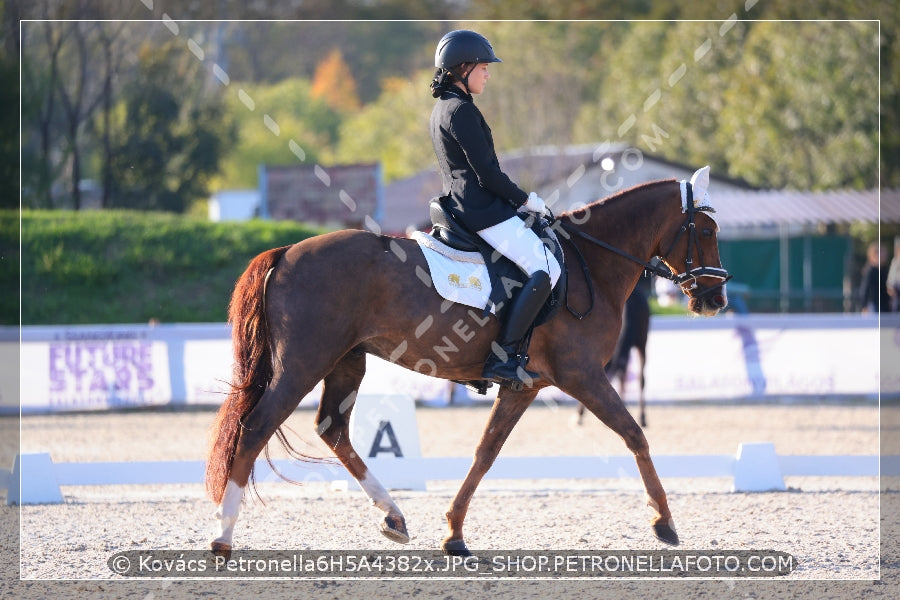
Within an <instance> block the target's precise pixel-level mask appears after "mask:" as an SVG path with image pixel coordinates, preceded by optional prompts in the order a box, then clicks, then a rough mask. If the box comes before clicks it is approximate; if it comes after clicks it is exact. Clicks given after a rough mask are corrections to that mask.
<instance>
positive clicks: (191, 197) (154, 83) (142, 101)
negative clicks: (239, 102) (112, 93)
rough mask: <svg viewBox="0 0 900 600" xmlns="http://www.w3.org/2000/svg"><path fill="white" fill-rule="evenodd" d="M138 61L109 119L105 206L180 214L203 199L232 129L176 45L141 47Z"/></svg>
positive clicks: (221, 107) (217, 100)
mask: <svg viewBox="0 0 900 600" xmlns="http://www.w3.org/2000/svg"><path fill="white" fill-rule="evenodd" d="M138 60H139V71H140V73H139V76H138V77H137V78H136V79H134V80H133V81H131V82H130V83H129V84H128V85H127V86H125V89H124V91H123V96H124V98H123V100H122V102H121V103H120V105H119V106H117V107H116V110H115V111H114V114H113V118H112V119H111V122H112V126H111V129H112V133H111V136H110V138H111V147H112V158H111V161H110V162H111V172H112V174H113V175H112V180H113V192H112V194H111V198H110V199H111V204H112V206H120V207H129V208H137V209H142V210H167V211H173V212H183V211H184V210H185V209H186V208H187V207H188V206H189V205H190V204H191V203H192V202H194V201H196V200H198V199H201V198H205V197H206V195H207V193H208V188H209V183H210V179H211V178H212V177H213V175H214V174H215V173H216V172H217V171H218V169H219V163H220V161H221V158H222V156H223V154H224V152H225V150H226V148H227V147H228V146H229V144H230V143H231V142H232V141H233V140H234V128H233V126H232V124H231V122H230V120H229V119H227V118H226V111H225V109H224V105H223V102H222V99H221V96H219V95H214V94H209V93H204V89H203V78H201V77H198V68H199V66H198V63H197V61H195V60H192V58H191V57H190V55H189V54H188V55H186V53H185V52H184V51H183V50H182V49H181V47H180V46H176V45H175V44H174V43H173V42H167V43H164V44H161V45H154V44H146V45H145V46H144V47H143V48H142V49H141V51H140V54H139V59H138Z"/></svg>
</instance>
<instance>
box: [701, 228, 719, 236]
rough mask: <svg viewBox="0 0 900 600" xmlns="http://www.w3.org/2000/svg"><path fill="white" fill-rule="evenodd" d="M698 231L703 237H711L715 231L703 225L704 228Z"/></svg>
mask: <svg viewBox="0 0 900 600" xmlns="http://www.w3.org/2000/svg"><path fill="white" fill-rule="evenodd" d="M700 233H702V234H703V237H705V238H711V237H712V236H713V234H714V233H715V231H713V230H712V229H710V228H709V227H704V228H703V229H702V230H701V231H700Z"/></svg>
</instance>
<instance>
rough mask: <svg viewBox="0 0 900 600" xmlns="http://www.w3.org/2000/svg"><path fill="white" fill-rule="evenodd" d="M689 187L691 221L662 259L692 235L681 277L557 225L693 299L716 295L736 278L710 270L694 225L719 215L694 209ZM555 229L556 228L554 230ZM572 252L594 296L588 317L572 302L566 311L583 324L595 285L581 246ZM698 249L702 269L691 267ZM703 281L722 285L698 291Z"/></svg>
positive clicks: (706, 209) (706, 208)
mask: <svg viewBox="0 0 900 600" xmlns="http://www.w3.org/2000/svg"><path fill="white" fill-rule="evenodd" d="M685 187H686V195H687V203H686V207H685V212H686V213H687V217H685V221H684V223H683V224H682V225H681V229H680V230H679V231H678V235H676V236H675V239H674V240H673V241H672V244H671V245H670V246H669V249H668V250H666V252H665V253H664V254H663V255H662V258H663V259H664V260H665V259H666V258H667V257H668V255H669V254H670V253H671V252H672V250H673V249H674V248H675V244H677V243H678V240H680V239H681V236H682V235H684V234H685V232H687V234H688V251H687V257H686V259H685V261H684V263H685V271H684V272H683V273H679V274H678V275H676V274H675V273H673V272H672V270H671V269H670V268H669V267H668V266H667V265H666V264H665V263H663V262H660V263H656V264H651V263H649V262H647V261H644V260H641V259H640V258H638V257H636V256H633V255H631V254H629V253H627V252H625V251H624V250H620V249H619V248H616V247H615V246H611V245H610V244H607V243H606V242H604V241H603V240H598V239H597V238H595V237H594V236H592V235H588V234H587V233H584V232H583V231H581V230H579V229H575V228H574V227H572V226H571V225H567V224H566V223H564V222H563V221H559V220H557V221H556V223H558V224H559V225H560V227H561V228H562V229H563V230H565V231H566V232H568V233H571V234H574V235H577V236H578V237H580V238H581V239H583V240H587V241H589V242H591V243H592V244H594V245H597V246H600V247H601V248H606V249H607V250H610V251H611V252H615V253H616V254H618V255H620V256H624V257H625V258H627V259H628V260H631V261H633V262H636V263H638V264H640V265H642V266H643V267H644V268H645V269H647V270H648V271H650V272H651V273H653V274H654V275H656V276H657V277H662V278H663V279H668V280H669V281H672V282H674V283H675V284H676V285H678V286H679V287H680V288H681V289H682V291H683V292H684V293H685V294H687V295H688V296H689V297H690V298H702V297H704V296H706V295H708V294H711V293H712V292H714V291H716V290H718V289H719V288H721V287H722V286H723V285H725V283H726V282H728V280H729V279H731V278H732V277H733V275H729V274H728V271H726V270H725V269H720V268H718V267H707V266H706V265H705V264H703V249H702V248H700V244H698V243H697V225H696V223H694V215H696V214H697V213H698V212H715V209H714V208H713V207H711V206H694V192H693V189H692V186H691V184H690V182H685ZM553 228H554V229H555V225H554V227H553ZM569 242H570V244H571V246H572V248H574V249H575V255H576V256H578V262H579V263H580V264H581V270H582V271H583V272H584V276H585V280H586V281H587V283H588V291H589V292H590V298H591V302H590V306H589V307H588V309H587V311H585V312H584V313H579V312H577V311H575V310H574V309H573V308H572V307H571V306H569V305H568V298H567V302H566V308H567V309H568V310H569V312H570V313H572V315H573V316H575V318H577V319H579V320H581V319H584V318H585V317H586V316H588V315H589V314H590V313H591V311H592V310H593V309H594V286H593V284H592V283H591V278H590V273H589V272H588V266H587V261H586V260H585V258H584V255H582V254H581V250H579V249H578V246H576V245H575V244H572V243H571V239H570V240H569ZM695 248H696V249H697V255H698V257H699V259H700V266H699V267H693V268H691V265H693V264H694V249H695ZM700 277H713V278H715V279H719V280H720V281H719V283H717V284H715V285H712V286H710V287H708V288H703V289H700V290H699V291H696V292H695V291H694V290H697V288H699V287H700V286H699V285H698V284H697V279H698V278H700Z"/></svg>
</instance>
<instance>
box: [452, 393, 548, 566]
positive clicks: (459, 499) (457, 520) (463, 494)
mask: <svg viewBox="0 0 900 600" xmlns="http://www.w3.org/2000/svg"><path fill="white" fill-rule="evenodd" d="M535 396H537V390H528V389H526V390H523V391H521V392H513V391H512V390H510V389H509V388H505V387H504V388H501V389H500V393H499V394H498V395H497V399H496V400H494V407H493V409H492V410H491V416H490V417H489V418H488V422H487V424H486V425H485V427H484V433H483V434H482V436H481V441H479V442H478V446H477V447H476V448H475V460H474V461H473V462H472V466H471V467H469V472H468V473H467V474H466V478H465V480H464V481H463V483H462V486H460V488H459V491H458V492H456V497H455V498H453V502H452V503H451V504H450V509H449V510H448V511H447V526H448V527H449V528H450V535H448V536H447V537H446V538H445V539H444V542H443V543H442V544H441V549H442V550H443V551H444V552H445V553H447V554H450V555H454V556H469V555H470V554H471V552H469V549H468V547H467V546H466V542H465V540H464V539H463V521H464V520H465V518H466V512H468V510H469V503H470V502H471V500H472V496H473V495H475V489H476V488H477V487H478V484H479V483H480V482H481V479H482V477H484V475H485V473H487V472H488V470H489V469H490V468H491V465H492V464H494V459H496V458H497V454H499V453H500V448H502V447H503V443H504V442H505V441H506V439H507V438H508V437H509V434H510V432H511V431H512V430H513V427H515V426H516V423H518V422H519V418H520V417H521V416H522V413H524V412H525V409H526V408H528V407H529V406H530V405H531V403H532V401H533V400H534V398H535Z"/></svg>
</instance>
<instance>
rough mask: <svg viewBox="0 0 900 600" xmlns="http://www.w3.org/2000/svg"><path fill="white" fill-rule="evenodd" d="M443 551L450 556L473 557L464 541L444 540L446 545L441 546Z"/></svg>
mask: <svg viewBox="0 0 900 600" xmlns="http://www.w3.org/2000/svg"><path fill="white" fill-rule="evenodd" d="M441 550H443V551H444V554H448V555H450V556H472V553H471V552H469V548H468V547H466V543H465V542H464V541H463V540H444V543H443V544H441Z"/></svg>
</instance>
